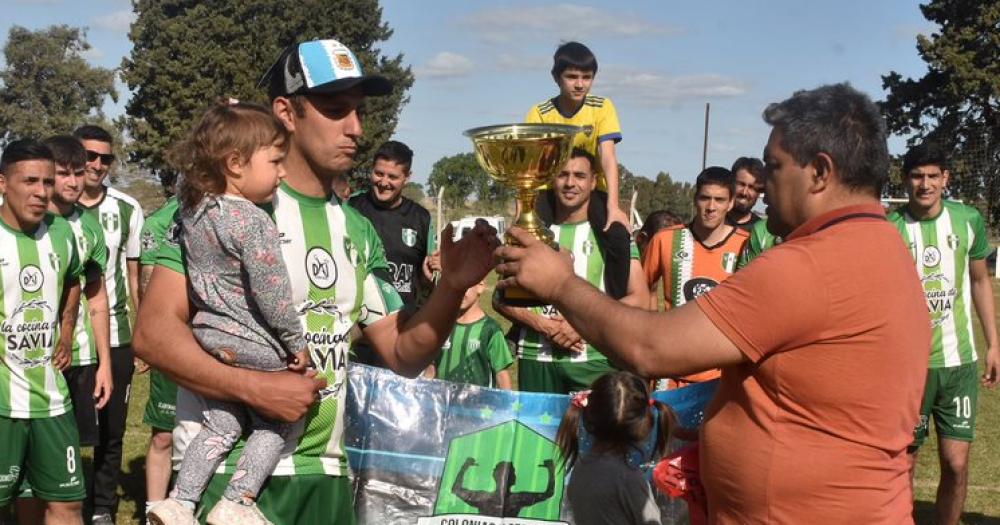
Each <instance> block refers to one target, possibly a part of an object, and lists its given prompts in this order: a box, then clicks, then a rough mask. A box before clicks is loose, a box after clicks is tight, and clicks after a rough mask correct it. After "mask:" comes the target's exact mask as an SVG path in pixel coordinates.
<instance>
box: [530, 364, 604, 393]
mask: <svg viewBox="0 0 1000 525" xmlns="http://www.w3.org/2000/svg"><path fill="white" fill-rule="evenodd" d="M517 363H518V364H517V367H518V371H517V385H518V389H519V390H521V391H522V392H547V393H550V394H569V393H570V392H579V391H580V390H586V389H588V388H590V385H591V384H593V383H594V381H596V380H597V378H599V377H601V376H602V375H604V374H606V373H608V372H611V371H613V370H614V368H613V367H612V366H611V365H610V364H608V362H607V361H605V360H603V359H602V360H600V361H583V362H580V363H570V362H566V361H535V360H533V359H519V360H518V362H517Z"/></svg>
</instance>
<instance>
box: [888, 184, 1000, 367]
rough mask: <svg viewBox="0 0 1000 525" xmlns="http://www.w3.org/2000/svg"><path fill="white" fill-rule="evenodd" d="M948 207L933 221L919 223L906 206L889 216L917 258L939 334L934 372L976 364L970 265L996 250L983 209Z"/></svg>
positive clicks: (948, 203)
mask: <svg viewBox="0 0 1000 525" xmlns="http://www.w3.org/2000/svg"><path fill="white" fill-rule="evenodd" d="M942 204H943V207H942V210H941V214H940V215H938V216H937V217H934V218H932V219H926V220H917V219H916V218H914V217H913V216H912V215H910V213H909V212H908V211H907V209H906V207H905V206H903V207H900V208H898V209H896V210H894V211H893V212H892V213H890V214H889V220H890V221H892V222H893V223H895V225H896V227H897V228H899V231H900V233H902V235H903V240H904V241H905V242H906V244H907V246H909V248H910V252H911V253H912V254H913V258H914V261H915V262H916V265H917V273H918V274H920V280H921V282H922V283H923V286H924V294H925V295H926V297H927V308H928V310H930V314H931V327H932V328H933V332H932V333H933V336H934V337H933V339H932V345H931V358H930V365H929V367H930V368H944V367H953V366H959V365H963V364H966V363H973V362H975V361H976V348H975V342H974V339H973V328H972V290H971V286H970V283H969V261H970V260H972V259H985V258H986V256H987V255H989V252H990V245H989V242H988V239H987V237H986V224H985V223H984V222H983V217H982V215H980V214H979V211H978V210H976V209H975V208H973V207H971V206H966V205H964V204H962V203H959V202H954V201H947V200H946V201H944V202H943V203H942Z"/></svg>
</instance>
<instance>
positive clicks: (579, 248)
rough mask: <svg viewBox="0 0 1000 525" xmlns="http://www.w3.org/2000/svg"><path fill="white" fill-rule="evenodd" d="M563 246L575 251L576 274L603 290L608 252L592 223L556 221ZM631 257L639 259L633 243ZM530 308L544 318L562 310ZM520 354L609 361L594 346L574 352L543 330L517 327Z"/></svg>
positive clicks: (552, 359) (522, 356)
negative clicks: (605, 259)
mask: <svg viewBox="0 0 1000 525" xmlns="http://www.w3.org/2000/svg"><path fill="white" fill-rule="evenodd" d="M549 229H550V230H551V231H552V233H553V235H554V236H555V239H556V242H557V243H558V244H559V247H560V248H562V249H564V250H568V251H569V252H570V253H572V254H573V273H575V274H576V275H577V277H580V278H582V279H585V280H586V281H587V282H588V283H590V284H592V285H593V286H594V287H595V288H597V289H598V290H600V291H602V292H603V291H604V253H603V252H602V251H601V249H600V247H599V245H598V243H597V238H596V237H595V236H594V231H593V230H592V229H591V227H590V222H587V221H584V222H578V223H574V224H553V225H552V226H549ZM630 256H631V258H632V259H635V260H639V248H638V247H637V246H636V245H635V243H632V245H631V253H630ZM530 310H531V311H532V312H534V313H536V314H538V315H541V316H544V317H549V318H551V317H555V316H556V315H557V314H558V313H559V312H558V311H557V310H556V308H555V307H554V306H552V305H546V306H533V307H531V308H530ZM516 340H517V357H518V358H519V359H529V360H532V361H542V362H567V363H584V362H587V361H606V360H607V359H608V358H607V357H605V356H604V354H602V353H601V352H599V351H598V350H597V349H596V348H594V346H593V345H591V344H589V343H588V344H587V350H586V351H584V352H570V351H568V350H564V349H562V348H558V347H554V346H552V343H551V342H550V341H549V340H548V339H547V338H546V337H545V336H544V335H542V334H541V333H539V332H536V331H535V330H533V329H531V328H528V327H527V326H519V327H518V329H517V339H516Z"/></svg>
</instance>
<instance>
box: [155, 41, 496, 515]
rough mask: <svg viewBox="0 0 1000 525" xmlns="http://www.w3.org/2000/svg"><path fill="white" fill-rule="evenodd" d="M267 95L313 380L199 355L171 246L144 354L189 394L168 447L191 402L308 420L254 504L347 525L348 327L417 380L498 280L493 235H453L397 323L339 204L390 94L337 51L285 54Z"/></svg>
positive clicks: (311, 46)
mask: <svg viewBox="0 0 1000 525" xmlns="http://www.w3.org/2000/svg"><path fill="white" fill-rule="evenodd" d="M261 84H262V85H263V86H266V87H267V89H268V93H269V95H270V98H271V100H272V103H271V107H272V110H273V111H274V113H275V115H276V116H277V117H278V118H279V119H280V120H281V121H282V122H283V123H284V124H285V127H286V128H287V129H288V130H289V132H290V138H289V141H290V144H289V148H288V154H287V156H286V157H285V159H284V160H283V163H284V168H285V172H286V174H287V176H286V178H285V180H284V182H283V183H282V185H281V186H280V187H279V188H278V190H277V193H276V195H275V198H274V202H273V204H272V206H271V208H270V211H271V212H272V215H273V217H274V220H275V222H276V224H277V227H278V230H279V232H280V233H281V235H282V238H283V247H282V252H281V256H282V257H283V258H284V260H285V263H286V266H287V267H288V269H289V277H290V278H291V282H292V288H293V292H294V299H295V301H296V304H297V310H298V312H299V315H300V318H301V320H302V326H303V329H304V330H305V331H306V336H307V337H306V339H307V342H308V343H309V347H310V357H311V359H312V362H313V363H315V364H316V368H317V369H316V372H315V374H313V373H308V374H305V375H303V374H298V373H294V372H290V371H282V372H259V371H255V370H249V369H244V368H234V367H230V366H226V365H224V364H222V363H220V362H218V361H216V360H215V359H213V358H212V357H211V356H210V355H209V354H208V353H207V352H205V351H204V350H203V349H202V348H200V347H199V346H198V344H197V343H196V341H195V340H194V338H193V335H192V333H191V329H190V327H189V326H188V322H189V321H190V319H191V315H192V312H191V310H190V304H189V301H188V293H187V286H186V284H185V268H184V263H183V261H184V257H183V256H182V254H181V253H180V250H179V249H177V248H176V247H172V246H170V245H168V244H165V245H164V246H163V247H161V249H160V253H159V254H158V255H157V263H156V264H157V267H156V268H155V269H154V270H153V275H152V278H151V279H150V282H149V287H148V288H147V294H146V298H145V300H144V301H143V305H142V308H141V309H140V311H139V318H138V323H137V329H136V350H137V352H138V354H139V355H140V357H142V358H143V359H145V360H146V361H148V362H149V363H150V364H151V365H152V366H153V367H155V368H158V369H160V370H162V371H163V372H165V373H166V374H167V375H168V376H170V377H172V378H173V379H175V380H176V381H177V382H178V384H179V385H181V386H183V387H184V388H183V389H179V391H178V396H177V420H178V427H177V428H176V429H175V434H174V437H175V443H174V447H175V449H176V450H177V451H179V452H183V451H184V450H185V446H186V443H187V440H190V439H191V437H193V436H194V435H195V434H196V433H197V432H198V425H197V424H196V423H197V422H198V421H200V420H201V411H200V408H201V407H200V406H199V404H198V403H197V400H196V398H195V396H192V395H190V393H191V392H194V393H197V394H199V395H201V396H205V397H211V398H214V399H229V400H234V401H239V402H241V403H246V404H248V405H250V406H252V407H253V408H254V409H255V410H256V411H258V412H260V413H261V414H264V415H266V416H267V417H270V418H272V419H276V420H281V421H288V422H294V421H297V420H299V419H300V418H304V419H303V421H302V422H300V423H298V424H297V426H296V429H295V430H294V431H293V432H292V433H291V435H290V436H289V437H288V440H289V442H288V444H287V447H286V451H288V453H287V454H286V455H284V456H283V457H282V459H281V460H280V461H279V462H278V466H277V468H276V469H275V471H274V474H273V475H272V477H271V479H270V481H268V483H267V485H266V486H265V487H264V489H263V491H262V492H261V493H260V497H259V499H258V501H257V504H258V506H259V508H260V510H261V511H262V512H263V513H264V515H265V516H267V517H268V519H270V520H272V521H274V522H276V523H315V524H324V523H337V524H350V523H354V519H355V518H354V505H353V496H352V494H353V489H352V487H351V481H350V479H349V478H348V470H349V469H348V463H347V457H346V456H345V452H344V449H343V447H342V443H343V428H344V419H343V418H344V408H343V407H344V403H345V400H346V389H347V367H348V349H349V347H350V345H351V335H350V334H351V327H352V326H354V325H355V324H357V325H359V326H360V327H361V330H362V332H363V334H364V337H365V338H366V339H367V340H368V341H369V342H370V343H371V346H372V348H374V349H375V351H376V352H377V353H378V354H379V356H380V357H381V358H382V359H383V360H384V361H385V362H386V364H387V365H388V367H389V368H391V369H392V370H395V371H397V372H399V373H403V374H406V375H409V376H416V375H417V374H419V373H420V372H422V371H423V370H424V369H425V368H426V367H427V365H429V364H430V363H431V362H432V361H433V359H434V358H435V357H436V356H437V354H438V352H439V351H440V349H441V346H442V345H443V344H444V342H445V340H446V339H447V337H448V334H449V333H450V332H451V329H452V327H453V326H454V323H455V319H456V318H457V316H458V308H459V305H460V304H461V302H462V296H463V295H464V294H465V290H466V289H468V288H469V287H470V286H472V285H474V284H476V283H478V282H480V281H481V280H482V279H483V277H484V276H485V275H486V274H487V273H488V272H489V271H490V270H491V269H492V266H493V250H494V249H495V247H496V246H497V244H498V242H497V240H496V232H495V231H494V230H493V229H492V228H489V227H487V226H485V225H484V224H480V225H478V226H477V227H476V228H475V229H473V230H472V232H470V233H468V234H466V235H465V237H464V238H463V239H462V240H461V241H459V242H457V243H453V242H452V241H451V229H450V228H449V229H447V230H446V231H445V235H444V236H443V238H442V246H441V252H442V266H443V268H442V273H441V279H440V281H439V282H438V284H437V286H436V287H435V289H434V291H433V292H432V293H431V295H430V297H429V298H428V299H427V303H426V305H425V306H424V307H423V308H421V309H419V310H417V311H415V312H412V313H411V312H406V313H405V314H404V313H400V309H401V307H402V301H401V300H400V298H399V294H398V293H397V292H396V289H395V288H394V287H393V286H392V284H391V282H392V280H391V277H390V275H389V272H388V265H387V264H386V262H385V256H384V251H383V248H382V242H381V241H380V240H379V238H378V235H377V234H376V233H375V229H374V228H373V227H372V225H371V223H370V222H369V221H368V220H367V219H365V218H364V217H363V216H361V214H360V213H358V212H357V210H355V209H354V208H351V207H350V206H344V205H342V203H341V200H340V199H339V198H338V197H336V196H335V195H334V193H333V191H334V187H335V183H334V181H336V180H340V179H342V178H343V177H345V176H346V174H347V173H348V172H349V171H350V170H351V168H352V166H353V163H354V162H353V159H354V155H355V153H356V152H357V148H358V140H359V139H360V137H361V136H362V134H363V129H362V125H361V118H360V116H359V108H360V106H361V105H362V103H363V102H364V99H365V97H366V96H379V95H386V94H388V93H389V92H390V91H391V90H392V85H391V84H390V83H389V81H388V80H386V79H385V78H383V77H380V76H374V75H364V74H363V73H362V71H361V66H360V64H359V63H358V61H357V59H356V58H355V54H354V53H353V52H351V50H350V49H348V48H347V47H346V46H344V45H342V44H340V43H339V42H336V41H334V40H315V41H309V42H302V43H298V44H294V45H291V46H289V47H288V48H286V49H285V50H284V51H283V52H282V53H281V55H280V56H279V57H278V59H277V60H276V61H275V63H274V65H273V66H272V67H271V68H270V69H269V70H268V72H267V73H266V75H265V77H264V79H263V80H262V82H261ZM182 175H183V174H182ZM188 390H190V391H191V392H188ZM317 399H318V402H317ZM237 455H238V454H237ZM237 455H230V456H229V458H228V459H227V460H226V463H225V465H226V466H225V472H227V473H228V474H217V475H216V476H215V477H214V478H213V479H212V481H211V483H210V484H209V487H208V490H207V491H206V492H205V494H204V496H203V498H202V505H204V506H206V507H209V508H210V507H211V506H212V505H214V504H215V502H216V501H217V500H218V498H219V497H220V496H221V493H222V490H223V489H224V487H225V486H226V483H227V481H228V478H229V474H231V473H232V472H234V467H235V465H234V463H233V459H234V458H235V457H236V456H237Z"/></svg>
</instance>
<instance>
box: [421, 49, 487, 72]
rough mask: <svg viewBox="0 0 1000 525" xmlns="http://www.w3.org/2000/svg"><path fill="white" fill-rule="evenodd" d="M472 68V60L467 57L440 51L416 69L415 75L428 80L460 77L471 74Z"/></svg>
mask: <svg viewBox="0 0 1000 525" xmlns="http://www.w3.org/2000/svg"><path fill="white" fill-rule="evenodd" d="M473 66H474V64H473V62H472V60H470V59H469V58H468V57H465V56H462V55H459V54H458V53H452V52H451V51H442V52H440V53H438V54H436V55H434V57H433V58H431V59H430V61H428V62H427V63H426V64H424V65H423V66H421V67H418V68H417V71H416V74H417V76H418V77H430V78H451V77H462V76H465V75H468V74H469V73H471V72H472V68H473Z"/></svg>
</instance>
